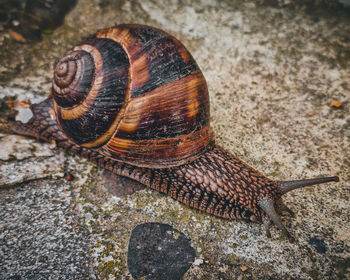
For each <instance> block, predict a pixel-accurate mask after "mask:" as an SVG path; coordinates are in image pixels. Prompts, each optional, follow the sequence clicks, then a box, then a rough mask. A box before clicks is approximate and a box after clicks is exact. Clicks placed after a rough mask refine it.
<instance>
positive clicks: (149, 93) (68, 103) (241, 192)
mask: <svg viewBox="0 0 350 280" xmlns="http://www.w3.org/2000/svg"><path fill="white" fill-rule="evenodd" d="M99 51H100V52H99ZM115 59H116V60H115ZM114 60H115V61H114ZM88 80H92V81H93V82H94V83H93V84H92V85H88ZM115 95H117V96H115ZM31 110H32V112H33V117H32V118H31V119H30V120H29V122H27V123H21V122H18V121H15V122H12V123H11V127H12V130H13V131H15V132H17V133H19V134H24V135H28V136H33V137H36V138H39V139H42V140H45V141H48V142H52V141H55V142H56V144H57V146H58V147H62V148H65V149H67V150H69V151H71V152H72V153H76V154H79V155H81V156H83V157H85V158H87V159H88V160H90V161H91V162H93V163H95V164H97V165H98V166H100V167H103V168H105V169H107V170H109V171H111V172H113V173H115V174H118V175H121V176H125V177H128V178H131V179H134V180H136V181H138V182H140V183H142V184H144V185H146V186H148V187H150V188H152V189H155V190H157V191H159V192H161V193H164V194H166V195H169V196H171V197H172V198H174V199H176V200H178V201H181V202H183V203H184V204H186V205H188V206H190V207H193V208H196V209H199V210H201V211H205V212H207V213H210V214H213V215H216V216H219V217H223V218H228V219H244V220H249V221H258V222H262V223H263V224H264V226H265V229H266V234H267V236H268V237H270V236H271V234H270V231H269V228H270V225H271V223H272V222H273V223H274V224H275V225H276V226H277V227H278V228H279V229H280V230H281V231H283V233H284V234H285V235H286V236H287V237H288V238H289V240H290V241H292V240H293V238H292V236H291V235H290V234H289V232H288V231H287V229H286V228H285V227H284V226H283V224H282V222H281V220H280V218H279V215H280V214H282V213H283V212H288V213H289V214H292V215H293V212H292V211H291V210H290V209H289V208H288V207H287V206H285V205H284V204H283V202H282V198H281V197H282V195H284V194H285V193H286V192H288V191H291V190H293V189H296V188H300V187H304V186H310V185H315V184H320V183H326V182H332V181H338V180H339V178H338V177H326V178H317V179H308V180H298V181H284V182H280V181H274V180H271V179H269V178H267V177H265V176H264V175H262V174H261V173H260V172H258V171H256V170H254V169H253V168H252V167H250V166H249V165H247V164H245V163H244V162H242V161H241V160H239V159H237V158H235V157H234V156H233V155H231V154H230V153H227V152H226V151H225V150H223V149H222V148H220V147H218V146H217V145H215V143H214V139H213V135H212V132H211V129H210V124H209V116H210V112H209V95H208V90H207V86H206V82H205V79H204V76H203V74H202V73H201V71H200V69H199V67H198V66H197V64H196V62H195V61H194V59H193V58H192V56H191V55H190V54H189V52H188V51H187V50H186V49H185V47H184V46H183V45H182V44H181V43H180V42H179V41H177V40H176V39H175V38H174V37H172V36H170V35H169V34H167V33H165V32H163V31H161V30H158V29H155V28H152V27H148V26H141V25H119V26H115V27H111V28H107V29H103V30H100V31H99V32H97V33H96V34H95V35H93V36H91V37H89V38H88V39H87V40H85V41H84V42H83V43H81V44H79V45H77V46H76V47H74V48H73V49H72V50H71V51H70V52H69V53H68V54H67V55H66V56H65V57H64V58H62V59H61V60H60V62H59V63H58V65H57V67H56V70H55V74H54V82H53V88H52V94H51V95H50V97H49V98H48V99H46V100H44V101H43V102H41V103H39V104H34V105H32V106H31ZM99 117H102V118H100V119H98V118H99Z"/></svg>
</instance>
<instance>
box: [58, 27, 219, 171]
mask: <svg viewBox="0 0 350 280" xmlns="http://www.w3.org/2000/svg"><path fill="white" fill-rule="evenodd" d="M52 95H53V100H54V108H55V112H56V116H57V120H58V123H59V125H60V127H61V129H62V130H63V131H64V132H65V133H66V135H67V136H68V137H69V138H70V139H71V140H73V141H74V142H75V143H77V144H79V145H82V146H84V147H88V148H94V149H97V150H98V151H99V152H101V153H102V154H104V155H107V156H109V157H112V158H113V159H116V160H120V161H124V162H127V163H131V164H133V165H136V166H144V167H157V168H162V167H171V166H177V165H180V164H183V163H186V162H188V161H191V160H194V159H195V158H197V156H198V155H199V154H201V153H203V152H204V151H205V150H206V147H207V146H208V145H209V144H210V143H211V142H212V141H213V137H212V133H211V130H210V126H209V115H210V113H209V95H208V89H207V85H206V81H205V78H204V76H203V74H202V72H201V71H200V69H199V67H198V65H197V64H196V62H195V61H194V59H193V57H192V56H191V54H190V53H189V52H188V51H187V50H186V48H185V47H184V46H183V45H182V44H181V43H180V42H179V41H178V40H177V39H176V38H174V37H173V36H171V35H169V34H167V33H166V32H164V31H161V30H158V29H155V28H153V27H149V26H143V25H117V26H114V27H110V28H107V29H103V30H100V31H98V32H97V33H96V34H94V35H93V36H91V37H89V38H88V39H86V40H85V41H83V42H82V43H80V44H79V45H77V46H76V47H74V48H73V49H72V50H71V51H70V52H68V54H66V55H65V56H64V57H63V58H62V59H61V60H60V61H59V63H58V65H57V66H56V69H55V73H54V81H53V86H52Z"/></svg>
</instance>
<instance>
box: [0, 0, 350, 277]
mask: <svg viewBox="0 0 350 280" xmlns="http://www.w3.org/2000/svg"><path fill="white" fill-rule="evenodd" d="M294 2H295V3H294ZM303 3H304V4H303ZM123 22H137V23H145V24H150V25H153V26H156V27H159V28H162V29H165V30H167V31H168V32H170V33H172V34H173V35H175V36H176V37H177V38H179V39H180V40H181V41H182V42H183V43H184V44H185V45H186V47H187V48H188V49H189V50H190V51H191V52H192V54H193V56H194V57H195V59H196V60H197V62H198V64H199V66H200V67H201V69H202V71H203V72H204V75H205V76H206V78H207V82H208V87H209V91H210V102H211V123H212V127H213V130H214V131H215V135H216V140H217V143H219V144H220V145H222V146H224V147H225V148H226V149H228V150H230V151H231V152H232V153H234V154H235V155H237V156H238V157H240V158H241V159H242V160H244V161H246V162H248V163H249V164H251V165H252V166H254V167H255V168H256V169H258V170H260V171H262V172H263V173H265V174H266V175H268V176H270V177H271V178H274V179H280V180H283V179H285V180H288V179H294V178H304V177H314V176H322V175H338V176H339V177H340V178H341V181H340V182H339V183H332V184H326V185H323V186H319V187H317V189H312V188H306V189H303V190H297V191H294V192H291V193H290V194H288V195H287V196H286V197H285V200H286V204H287V205H289V207H291V208H292V209H293V210H294V211H295V212H296V218H295V219H291V218H289V217H285V218H284V219H283V222H284V223H285V224H286V226H287V228H289V229H290V231H291V232H292V233H293V234H294V235H295V237H296V238H297V242H296V243H295V244H290V243H289V242H287V241H286V240H285V238H284V237H283V236H282V235H281V233H280V232H279V231H278V230H276V229H275V228H274V229H272V235H273V236H272V239H267V238H266V237H265V234H264V230H263V227H262V226H261V225H260V224H254V223H247V222H243V221H227V220H222V219H219V218H215V217H212V216H209V215H207V214H204V213H200V212H198V211H195V210H192V209H189V208H188V207H186V206H184V205H182V204H180V203H178V202H175V201H174V200H172V199H171V198H168V197H165V196H163V195H160V194H158V193H157V192H155V191H152V190H149V189H142V190H140V191H137V192H135V193H133V194H129V195H126V196H115V195H113V191H110V190H111V187H108V188H105V187H104V186H103V184H100V182H101V181H102V180H103V176H102V175H101V174H102V172H101V171H100V170H98V169H97V168H95V167H94V166H93V165H92V164H90V163H87V162H86V161H85V160H82V159H80V158H78V157H73V156H69V155H65V153H64V152H63V151H57V150H51V149H50V144H45V143H39V142H36V141H35V140H33V139H28V138H24V137H20V136H13V135H12V134H11V132H10V131H9V129H8V126H7V121H6V118H7V115H8V114H7V112H8V111H9V110H8V108H7V106H6V104H7V103H6V102H5V100H7V99H8V98H9V97H10V96H14V95H17V96H18V97H19V98H20V99H23V98H27V99H32V98H34V99H40V98H42V96H45V95H47V93H48V90H49V88H50V79H51V76H52V74H51V73H52V71H53V67H54V65H55V63H56V62H57V61H58V59H59V58H60V56H61V55H62V54H63V53H65V52H66V50H67V49H69V48H70V47H71V46H73V45H74V44H75V43H77V42H79V41H80V40H81V39H82V38H83V37H86V36H87V35H89V34H90V33H93V32H94V31H95V30H96V29H97V28H102V27H106V26H109V25H112V24H114V23H123ZM0 44H1V46H0V61H1V63H0V85H1V86H2V87H1V88H0V100H1V102H0V108H1V112H0V129H1V135H0V165H1V166H0V184H1V194H0V199H1V204H0V205H1V207H0V215H1V216H2V217H3V218H2V219H1V220H0V229H1V230H0V250H1V254H0V255H1V257H0V271H1V273H2V274H0V278H5V279H8V278H10V277H11V276H14V275H20V276H22V277H23V279H25V278H26V275H27V276H28V275H30V273H32V271H34V270H35V269H38V270H35V271H37V273H38V274H37V276H36V277H37V279H41V278H42V279H47V275H49V274H50V275H52V279H59V278H65V276H66V275H67V273H68V272H69V271H75V273H76V275H77V278H79V277H80V278H84V277H85V278H93V277H94V275H96V277H98V278H101V279H114V278H116V279H130V278H131V275H130V273H129V272H128V268H127V261H126V256H127V249H128V240H129V238H130V234H131V231H132V229H133V228H135V227H136V226H137V225H138V224H141V223H146V222H159V223H165V224H169V225H171V226H173V227H174V228H175V229H177V230H179V231H181V232H183V233H184V234H185V235H186V236H187V237H188V238H190V239H191V246H192V247H193V248H194V249H195V250H196V260H195V262H194V263H193V265H192V266H191V268H190V269H189V270H188V271H187V273H186V274H185V276H184V279H234V278H237V279H244V278H254V279H281V278H283V279H292V278H293V279H295V278H297V279H298V278H299V279H310V278H313V279H346V278H350V269H349V266H350V228H349V225H350V219H349V217H350V215H349V214H350V203H349V199H350V187H349V179H350V176H349V174H350V172H349V165H350V162H349V158H350V145H349V137H350V130H349V125H350V118H349V116H350V114H349V98H350V52H349V49H350V13H349V9H344V8H339V5H338V4H336V3H335V2H333V1H312V0H309V1H287V0H285V1H272V0H266V1H260V0H259V1H258V0H256V1H209V0H202V1H196V0H185V1H179V2H177V1H166V2H165V1H151V0H146V1H123V0H119V1H111V0H84V1H79V3H78V5H77V6H76V7H75V8H74V10H72V12H71V13H69V14H68V16H67V17H66V19H65V23H64V25H63V26H62V27H60V28H58V29H57V30H56V31H55V32H54V33H53V34H52V35H44V39H43V41H42V42H40V43H37V44H34V45H23V44H18V43H15V42H13V41H12V40H11V39H10V38H9V36H8V35H7V34H6V33H4V32H3V33H1V34H0ZM332 100H336V101H340V102H341V103H342V105H341V106H340V108H336V107H333V106H331V102H332ZM31 163H32V164H31ZM48 170H50V173H51V174H52V175H51V176H52V177H50V176H48V174H47V171H48ZM67 172H71V173H72V174H73V176H74V180H73V181H71V182H67V181H66V180H64V179H60V178H62V177H63V176H64V174H65V173H67ZM43 178H44V179H43ZM67 186H69V187H67ZM108 190H109V191H108ZM315 190H316V191H315ZM62 193H63V194H62ZM117 193H118V195H119V194H120V192H117ZM117 193H116V192H114V194H117ZM127 193H128V192H127ZM36 197H40V198H41V199H35V198H36ZM31 200H33V201H35V205H37V206H35V207H38V209H36V208H34V209H31V206H28V205H27V204H30V205H31V203H32V202H31ZM57 200H58V201H59V202H58V203H57ZM50 205H55V207H53V206H52V207H53V208H52V209H53V210H52V211H53V212H52V213H51V212H50V211H49V210H48V211H45V210H44V209H47V208H45V207H48V208H50V207H51V206H50ZM40 209H42V210H40ZM26 211H27V212H26ZM36 211H37V212H36ZM40 211H43V212H42V214H41V212H40ZM8 213H11V215H9V214H8ZM24 213H26V214H24ZM22 215H27V218H23V217H22ZM73 216H74V218H72V217H73ZM55 217H56V218H55ZM53 220H58V221H60V222H59V223H53V222H52V221H53ZM46 228H47V230H45V229H46ZM51 233H52V234H53V235H52V236H53V238H52V239H51V237H50V236H51V235H50V234H51ZM38 234H40V236H38ZM86 236H88V237H89V238H86ZM37 239H38V240H39V241H40V242H39V243H38V242H36V240H37ZM6 240H12V241H13V242H12V241H11V242H12V243H8V241H6ZM46 240H50V242H45V241H46ZM23 244H24V245H23ZM45 244H48V245H45ZM45 246H49V247H48V248H49V249H50V248H59V249H57V250H56V249H52V250H51V251H50V250H49V249H45V248H47V247H45ZM50 246H51V247H50ZM62 248H64V250H62ZM60 250H61V251H60ZM4 252H5V253H6V254H5V255H4ZM4 256H6V257H4ZM24 257H25V258H26V261H28V262H30V261H32V260H35V262H34V261H33V264H31V263H29V264H28V263H26V264H24V263H23V258H24ZM41 258H42V260H46V263H45V262H40V259H41ZM89 265H90V267H91V269H90V268H89ZM39 268H43V269H39ZM70 269H71V270H70ZM16 273H17V274H16ZM72 273H74V272H72ZM28 277H29V276H28Z"/></svg>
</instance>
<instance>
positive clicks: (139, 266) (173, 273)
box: [128, 223, 196, 280]
mask: <svg viewBox="0 0 350 280" xmlns="http://www.w3.org/2000/svg"><path fill="white" fill-rule="evenodd" d="M195 256H196V253H195V250H194V249H193V248H192V247H191V245H190V239H189V238H187V237H186V236H185V235H184V234H183V233H182V232H180V231H178V230H176V229H174V228H173V227H171V226H169V225H166V224H159V223H146V224H141V225H138V226H137V227H135V228H134V229H133V231H132V233H131V237H130V240H129V248H128V267H129V271H130V273H131V275H132V276H133V277H134V278H136V279H138V278H140V277H144V278H145V279H168V280H173V279H180V278H181V277H182V276H183V275H184V274H185V273H186V271H187V270H188V269H189V268H190V266H191V264H192V263H193V261H194V259H195Z"/></svg>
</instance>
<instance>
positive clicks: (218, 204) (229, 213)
mask: <svg viewBox="0 0 350 280" xmlns="http://www.w3.org/2000/svg"><path fill="white" fill-rule="evenodd" d="M31 110H32V112H33V114H34V116H33V118H32V119H31V120H30V121H29V122H28V123H26V124H23V123H21V122H13V123H12V127H11V128H12V130H13V131H15V132H16V133H18V134H22V135H28V136H33V137H35V138H38V139H41V140H44V141H47V142H52V141H55V142H56V145H57V146H58V147H62V148H64V149H66V150H68V151H71V152H72V153H76V154H79V155H81V156H83V157H84V158H86V159H88V160H90V161H91V162H93V163H95V164H97V165H98V166H100V167H103V168H105V169H107V170H109V171H111V172H113V173H115V174H118V175H122V176H125V177H129V178H131V179H134V180H136V181H138V182H140V183H142V184H144V185H146V186H147V187H150V188H152V189H155V190H157V191H159V192H161V193H165V194H167V195H169V196H171V197H172V198H174V199H176V200H179V201H181V202H183V203H185V204H186V205H189V206H191V207H193V208H196V209H199V210H202V211H205V212H207V213H210V214H214V215H216V216H219V217H223V218H230V219H247V220H251V221H261V220H262V216H263V215H262V211H261V209H259V207H258V206H257V202H258V200H259V198H260V197H270V198H272V199H273V200H275V201H277V200H279V198H280V196H281V195H280V192H279V187H278V186H277V183H276V182H275V181H272V180H270V179H268V178H266V177H265V176H263V175H262V174H261V173H259V172H258V171H256V170H254V169H253V168H251V167H250V166H248V165H247V164H245V163H243V162H242V161H240V160H239V159H237V158H235V157H233V156H232V155H231V154H229V153H227V152H225V151H224V150H223V149H221V148H219V147H217V146H215V145H212V146H210V147H208V148H207V151H206V152H205V153H203V154H202V155H201V156H200V157H198V158H197V159H196V160H194V161H193V162H191V163H188V164H184V165H180V166H177V167H171V168H162V169H159V168H145V167H136V166H132V165H130V164H127V163H123V162H120V161H115V160H113V159H111V158H109V157H106V156H104V155H102V154H100V153H99V152H97V151H95V150H93V149H89V148H85V147H82V146H79V145H77V144H75V143H74V142H72V141H71V140H69V139H68V138H67V137H66V136H65V135H64V133H63V132H62V131H61V130H60V128H59V127H58V125H57V122H56V121H55V120H54V119H53V118H52V115H51V114H50V112H52V111H53V104H52V101H51V100H50V99H46V100H44V101H43V102H41V103H39V104H34V105H32V106H31Z"/></svg>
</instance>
